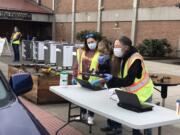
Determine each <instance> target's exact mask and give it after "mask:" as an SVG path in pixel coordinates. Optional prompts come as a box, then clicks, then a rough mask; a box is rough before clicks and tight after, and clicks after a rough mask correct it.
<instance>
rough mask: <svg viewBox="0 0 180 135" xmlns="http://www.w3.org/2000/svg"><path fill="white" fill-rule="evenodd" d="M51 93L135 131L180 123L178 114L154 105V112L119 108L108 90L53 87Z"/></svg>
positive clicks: (75, 86) (73, 86)
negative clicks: (139, 111)
mask: <svg viewBox="0 0 180 135" xmlns="http://www.w3.org/2000/svg"><path fill="white" fill-rule="evenodd" d="M50 91H52V92H53V93H55V94H57V95H59V96H61V97H63V98H64V99H66V100H68V101H70V102H72V103H73V104H76V105H78V106H80V107H83V108H86V109H88V110H90V111H92V112H94V113H97V114H99V115H101V116H104V117H106V118H109V119H112V120H114V121H117V122H119V123H122V124H124V125H126V126H128V127H131V128H134V129H147V128H154V127H159V126H164V125H170V124H175V123H178V122H179V123H180V116H177V115H176V112H175V111H173V110H170V109H167V108H164V107H161V106H157V105H154V108H153V111H150V112H145V113H136V112H133V111H129V110H126V109H123V108H121V107H118V106H117V101H114V100H112V99H110V95H109V92H108V90H103V91H91V90H88V89H86V88H82V87H81V86H77V85H71V86H70V85H69V86H66V87H63V86H51V87H50Z"/></svg>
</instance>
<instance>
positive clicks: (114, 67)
mask: <svg viewBox="0 0 180 135" xmlns="http://www.w3.org/2000/svg"><path fill="white" fill-rule="evenodd" d="M120 64H121V59H120V58H118V57H116V56H114V55H113V56H112V60H111V74H112V75H113V76H114V77H118V75H119V72H120Z"/></svg>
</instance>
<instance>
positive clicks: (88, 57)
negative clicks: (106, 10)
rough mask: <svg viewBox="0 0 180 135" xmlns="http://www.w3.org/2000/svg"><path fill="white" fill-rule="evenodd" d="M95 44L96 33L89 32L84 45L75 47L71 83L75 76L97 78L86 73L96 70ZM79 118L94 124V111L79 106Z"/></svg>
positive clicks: (92, 79)
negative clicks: (74, 61)
mask: <svg viewBox="0 0 180 135" xmlns="http://www.w3.org/2000/svg"><path fill="white" fill-rule="evenodd" d="M97 44H98V39H97V37H96V35H95V34H93V33H89V34H87V35H86V36H85V44H84V47H83V48H79V49H77V62H76V64H75V65H74V67H73V76H74V79H73V80H72V83H73V84H75V82H76V80H75V78H76V77H77V78H78V79H81V80H86V81H89V82H91V81H94V80H96V79H98V78H97V77H95V76H90V75H88V73H91V72H93V71H97V68H98V58H99V55H100V54H99V52H98V51H97ZM81 118H82V119H83V120H87V122H88V124H94V113H93V112H91V111H88V110H86V109H84V108H81ZM77 119H79V118H77Z"/></svg>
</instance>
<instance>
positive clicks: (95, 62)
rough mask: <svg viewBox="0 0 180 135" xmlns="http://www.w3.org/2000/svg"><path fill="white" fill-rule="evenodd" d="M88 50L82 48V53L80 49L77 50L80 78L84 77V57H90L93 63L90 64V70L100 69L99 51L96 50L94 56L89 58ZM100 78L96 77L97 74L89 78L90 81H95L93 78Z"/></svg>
mask: <svg viewBox="0 0 180 135" xmlns="http://www.w3.org/2000/svg"><path fill="white" fill-rule="evenodd" d="M85 53H86V51H84V50H82V52H81V53H80V50H79V51H77V59H79V60H77V61H78V78H79V79H82V66H83V65H82V61H83V59H88V60H89V61H91V64H90V68H89V71H91V70H93V69H94V70H95V71H96V70H97V69H98V58H99V52H96V53H95V54H94V56H93V57H92V58H89V57H87V56H86V55H85ZM97 79H99V78H98V77H95V76H90V78H89V80H88V81H93V80H97Z"/></svg>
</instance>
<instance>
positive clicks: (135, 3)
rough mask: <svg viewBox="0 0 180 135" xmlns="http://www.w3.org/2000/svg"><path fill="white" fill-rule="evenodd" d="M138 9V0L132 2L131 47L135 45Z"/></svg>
mask: <svg viewBox="0 0 180 135" xmlns="http://www.w3.org/2000/svg"><path fill="white" fill-rule="evenodd" d="M138 7H139V0H133V10H132V12H133V13H132V15H133V16H132V26H131V40H132V43H133V45H136V33H137V19H138Z"/></svg>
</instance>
